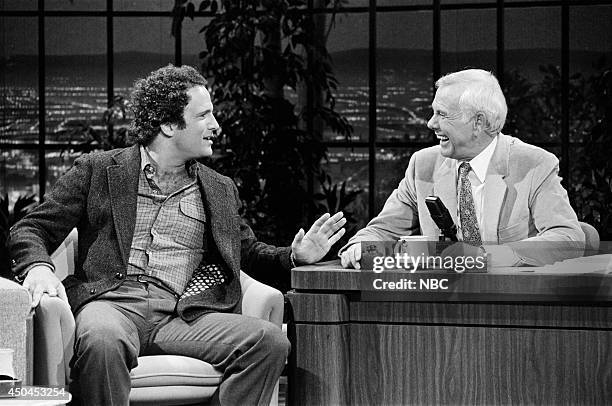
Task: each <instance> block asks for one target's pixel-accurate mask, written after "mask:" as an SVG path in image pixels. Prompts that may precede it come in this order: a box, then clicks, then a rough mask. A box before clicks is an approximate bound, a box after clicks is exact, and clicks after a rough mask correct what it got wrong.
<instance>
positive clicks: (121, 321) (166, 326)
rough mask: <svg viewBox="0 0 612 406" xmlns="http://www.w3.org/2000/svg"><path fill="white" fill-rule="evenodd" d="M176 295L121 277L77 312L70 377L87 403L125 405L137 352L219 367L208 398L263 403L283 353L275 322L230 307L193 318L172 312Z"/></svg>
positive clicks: (279, 370) (282, 362)
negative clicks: (213, 391)
mask: <svg viewBox="0 0 612 406" xmlns="http://www.w3.org/2000/svg"><path fill="white" fill-rule="evenodd" d="M176 301H177V298H176V296H175V295H173V294H172V293H171V292H169V291H167V290H165V289H162V288H160V287H158V286H156V285H155V284H152V283H147V282H138V281H132V280H126V281H125V282H124V283H123V284H122V285H121V286H119V287H118V288H117V289H115V290H113V291H111V292H107V293H105V294H103V295H102V296H100V297H99V298H98V299H97V300H95V301H93V302H90V303H87V304H86V305H85V306H83V308H82V309H81V310H80V311H79V312H78V313H77V315H76V318H75V319H76V338H75V351H74V356H73V358H72V361H71V368H72V370H71V377H72V379H74V380H75V381H76V382H75V383H76V384H78V386H79V393H80V399H81V400H82V403H83V404H86V405H127V404H128V403H129V394H130V370H131V369H132V368H134V367H136V365H137V362H138V356H139V355H153V354H173V355H184V356H188V357H193V358H198V359H201V360H203V361H206V362H208V363H210V364H211V365H213V366H214V367H215V368H218V369H219V370H221V371H224V373H223V380H222V382H221V385H220V386H219V390H218V391H217V393H216V394H215V397H214V399H213V401H215V402H218V403H220V404H221V405H267V404H269V402H270V398H271V397H272V391H273V389H274V386H275V385H276V382H277V380H278V378H279V377H280V375H281V373H282V370H283V367H284V365H285V360H286V358H287V355H288V353H289V348H290V345H289V341H288V340H287V338H286V337H285V335H284V334H283V333H282V331H281V330H280V329H279V328H278V327H277V326H276V325H274V324H272V323H270V322H268V321H265V320H260V319H257V318H254V317H248V316H243V315H239V314H233V313H208V314H205V315H203V316H201V317H200V318H198V319H197V320H195V321H193V322H189V323H188V322H185V321H183V320H182V319H181V318H179V317H178V316H177V315H176V312H175V308H176Z"/></svg>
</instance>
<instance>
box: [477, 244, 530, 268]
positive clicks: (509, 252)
mask: <svg viewBox="0 0 612 406" xmlns="http://www.w3.org/2000/svg"><path fill="white" fill-rule="evenodd" d="M482 248H483V249H484V250H485V252H486V253H487V254H488V255H487V256H488V258H487V259H488V261H489V266H490V267H501V266H518V264H519V263H520V262H521V259H520V257H519V256H518V255H516V252H514V250H513V249H512V248H510V247H508V246H506V245H483V246H482Z"/></svg>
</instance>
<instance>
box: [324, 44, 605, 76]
mask: <svg viewBox="0 0 612 406" xmlns="http://www.w3.org/2000/svg"><path fill="white" fill-rule="evenodd" d="M331 56H332V60H333V63H334V67H335V68H336V71H337V72H338V74H339V75H340V76H345V75H346V76H349V77H350V76H352V75H365V76H366V77H367V71H368V56H369V53H368V50H367V49H352V50H347V51H341V52H335V53H333V54H332V55H331ZM602 56H605V57H606V59H607V61H608V65H611V64H612V53H608V54H603V53H599V52H590V51H572V52H571V54H570V69H571V73H572V74H573V73H577V72H590V71H592V70H593V63H594V61H596V60H598V59H599V58H601V57H602ZM432 57H433V52H432V51H431V50H409V49H394V48H379V49H378V50H377V51H376V59H377V69H378V71H379V74H381V73H383V72H384V71H385V70H386V69H392V70H394V71H395V72H397V73H398V74H400V75H410V74H416V75H430V74H431V71H432V65H433V60H432ZM496 58H497V56H496V51H494V50H489V51H471V52H442V60H441V71H442V73H443V74H444V73H448V72H452V71H455V70H459V69H464V68H474V67H479V68H483V69H487V70H492V71H495V70H496V69H497V59H496ZM504 63H505V70H506V71H509V70H519V71H521V72H522V73H523V74H524V75H526V76H527V77H531V78H534V77H535V76H537V75H538V74H539V67H540V66H541V65H548V64H553V65H560V64H561V50H558V49H531V50H506V52H505V61H504Z"/></svg>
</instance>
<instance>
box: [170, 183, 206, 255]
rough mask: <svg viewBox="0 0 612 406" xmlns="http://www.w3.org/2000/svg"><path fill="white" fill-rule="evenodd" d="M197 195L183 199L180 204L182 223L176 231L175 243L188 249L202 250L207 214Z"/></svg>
mask: <svg viewBox="0 0 612 406" xmlns="http://www.w3.org/2000/svg"><path fill="white" fill-rule="evenodd" d="M197 198H198V196H197V195H195V194H193V195H189V196H185V197H183V198H182V199H181V200H180V202H179V211H180V222H179V224H177V227H174V229H175V230H176V234H175V237H174V239H175V241H176V242H177V243H179V244H181V245H183V246H186V247H188V248H201V247H202V242H203V238H204V231H205V230H206V213H205V211H204V205H203V204H202V202H201V201H200V202H198V201H197V200H196V199H197Z"/></svg>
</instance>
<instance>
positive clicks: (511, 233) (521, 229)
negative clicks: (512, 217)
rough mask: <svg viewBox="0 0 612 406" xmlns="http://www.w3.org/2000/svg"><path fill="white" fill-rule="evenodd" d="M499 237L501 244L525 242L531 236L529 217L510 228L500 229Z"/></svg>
mask: <svg viewBox="0 0 612 406" xmlns="http://www.w3.org/2000/svg"><path fill="white" fill-rule="evenodd" d="M498 235H499V242H500V243H505V242H513V241H520V240H524V239H525V238H527V237H528V236H529V216H526V217H523V218H522V219H520V220H519V221H517V222H515V223H514V224H512V225H509V226H508V227H504V228H500V229H499V231H498Z"/></svg>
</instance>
